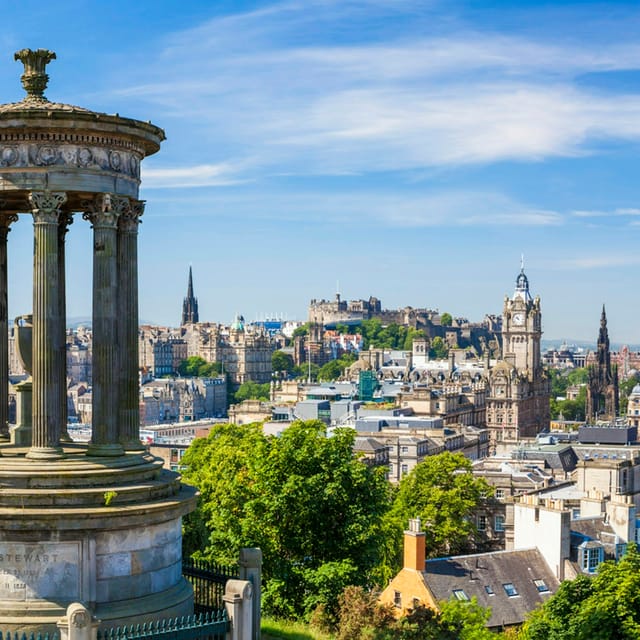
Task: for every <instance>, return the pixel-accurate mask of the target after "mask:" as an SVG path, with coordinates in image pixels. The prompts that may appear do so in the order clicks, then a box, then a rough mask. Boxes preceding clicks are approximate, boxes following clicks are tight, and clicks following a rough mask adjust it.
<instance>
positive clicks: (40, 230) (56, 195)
mask: <svg viewBox="0 0 640 640" xmlns="http://www.w3.org/2000/svg"><path fill="white" fill-rule="evenodd" d="M66 200H67V195H66V194H65V193H62V192H51V191H37V192H36V191H34V192H32V193H30V194H29V201H30V202H31V207H32V211H33V229H34V250H33V443H32V447H31V449H30V450H29V452H28V453H27V458H36V459H56V458H61V457H63V455H64V454H63V451H62V448H61V447H60V428H61V406H60V384H61V380H60V375H59V373H60V372H59V370H58V368H57V364H58V357H57V356H58V353H59V349H58V348H57V347H58V335H59V331H60V328H59V325H60V303H59V291H60V288H59V282H58V279H59V277H60V272H59V266H58V223H59V220H60V208H61V207H62V205H63V204H64V203H65V202H66Z"/></svg>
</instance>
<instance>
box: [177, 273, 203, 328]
mask: <svg viewBox="0 0 640 640" xmlns="http://www.w3.org/2000/svg"><path fill="white" fill-rule="evenodd" d="M199 321H200V318H199V315H198V298H196V297H195V296H194V295H193V273H192V270H191V265H189V282H188V284H187V297H186V298H185V299H184V301H183V302H182V323H181V324H182V325H185V324H190V323H193V322H199Z"/></svg>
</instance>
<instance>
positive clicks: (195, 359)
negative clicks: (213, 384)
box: [178, 356, 222, 378]
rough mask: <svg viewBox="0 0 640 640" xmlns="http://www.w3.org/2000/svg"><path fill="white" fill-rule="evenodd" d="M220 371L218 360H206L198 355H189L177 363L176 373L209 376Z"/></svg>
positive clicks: (199, 376) (189, 375)
mask: <svg viewBox="0 0 640 640" xmlns="http://www.w3.org/2000/svg"><path fill="white" fill-rule="evenodd" d="M221 372H222V365H221V364H220V363H219V362H207V361H206V360H205V359H204V358H201V357H200V356H191V357H189V358H187V359H186V360H183V361H182V362H181V363H180V364H179V365H178V373H179V374H180V375H181V376H185V377H193V378H196V377H198V378H211V377H213V376H217V375H219V374H220V373H221Z"/></svg>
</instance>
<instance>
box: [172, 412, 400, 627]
mask: <svg viewBox="0 0 640 640" xmlns="http://www.w3.org/2000/svg"><path fill="white" fill-rule="evenodd" d="M325 429H326V428H325V425H324V424H322V423H321V422H318V421H307V422H300V421H298V422H295V423H293V424H292V425H291V426H290V427H289V428H288V429H286V430H285V431H284V432H283V433H282V435H281V436H280V437H271V436H264V435H263V434H262V431H261V430H260V427H259V426H257V425H250V426H248V427H247V426H244V425H243V426H242V427H240V426H236V425H226V424H225V425H216V426H215V427H214V428H213V429H212V431H211V433H210V435H209V436H208V437H207V438H206V439H202V440H196V441H195V442H194V444H193V445H192V446H191V447H190V448H189V450H188V451H187V453H186V454H185V456H184V458H183V461H182V462H183V464H184V465H185V466H186V471H185V479H186V480H187V481H189V482H191V483H193V484H195V485H196V486H197V487H198V488H199V490H200V493H201V500H200V506H199V508H198V510H197V515H196V516H194V517H193V518H191V517H190V518H189V519H188V520H187V525H186V528H187V531H186V535H185V539H188V540H193V541H195V542H198V540H199V542H200V546H198V547H196V548H197V549H198V550H199V551H198V553H199V554H200V555H201V556H204V557H206V558H209V559H211V560H215V561H217V562H225V563H228V562H230V561H231V560H232V559H234V558H235V557H237V553H238V551H239V549H240V548H241V547H244V546H258V547H260V548H261V549H262V552H263V556H264V566H263V570H264V579H265V590H264V606H265V609H266V610H267V611H269V612H270V613H271V614H273V615H278V616H283V617H299V616H303V615H304V616H309V615H310V614H311V612H312V611H314V610H315V609H316V608H317V607H318V606H320V605H322V606H323V607H325V609H326V610H327V611H328V615H330V614H331V611H332V609H333V610H335V607H336V603H337V596H338V594H339V593H341V592H342V590H343V589H344V587H345V586H346V585H348V584H368V583H369V581H370V579H371V575H372V570H373V568H374V567H375V566H376V565H377V564H378V561H379V549H380V547H381V532H382V519H383V516H384V514H385V512H386V510H387V509H388V505H389V486H388V483H387V481H386V480H385V478H384V475H383V473H382V471H381V470H380V469H374V468H372V467H370V466H368V465H366V464H364V463H363V462H361V461H359V460H357V459H356V458H355V457H354V455H353V439H354V437H355V436H354V433H353V431H351V430H340V429H339V430H337V431H336V432H335V433H334V435H333V436H332V437H330V438H327V437H326V431H325ZM203 524H204V528H203ZM189 529H191V531H190V530H189ZM193 529H195V532H194V531H193ZM203 531H204V532H206V533H205V536H204V537H203V535H202V534H203ZM194 550H195V549H194V548H192V549H191V551H194Z"/></svg>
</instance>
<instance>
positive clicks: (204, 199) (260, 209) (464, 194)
mask: <svg viewBox="0 0 640 640" xmlns="http://www.w3.org/2000/svg"><path fill="white" fill-rule="evenodd" d="M154 202H155V211H154V212H151V215H163V216H167V215H168V216H174V215H179V216H180V217H181V218H184V217H185V216H208V217H211V216H217V217H224V216H227V215H230V216H232V217H233V218H234V219H235V218H241V219H243V220H245V221H249V220H251V221H258V220H260V221H265V220H269V221H277V222H298V223H300V222H305V223H307V224H323V225H335V224H339V225H341V227H343V228H344V227H346V226H351V227H355V228H357V227H361V226H362V224H363V221H366V224H367V225H368V226H369V227H371V226H376V227H383V228H402V227H405V228H428V227H449V228H456V227H490V226H500V227H502V228H506V227H540V226H543V227H548V226H558V225H561V224H563V222H564V221H563V217H562V216H561V215H560V214H559V213H557V212H554V211H544V210H538V209H536V208H535V207H531V206H529V205H527V204H525V203H521V202H518V201H516V200H514V199H512V198H509V197H507V196H505V195H504V194H501V193H496V192H491V191H465V190H456V191H438V192H433V193H429V194H411V193H394V194H389V193H384V192H380V191H375V190H370V191H367V192H365V193H340V192H335V191H333V192H329V193H323V192H316V191H303V192H300V191H298V192H297V193H289V192H264V191H261V192H260V194H259V196H257V195H255V194H252V193H250V192H242V193H238V192H229V191H227V190H224V191H218V190H214V191H213V192H209V193H207V194H206V195H204V194H203V195H192V196H188V197H185V196H180V197H173V196H171V195H166V196H164V195H161V194H155V195H154ZM178 202H179V203H180V204H181V207H180V209H179V212H178V211H176V209H175V203H178Z"/></svg>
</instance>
